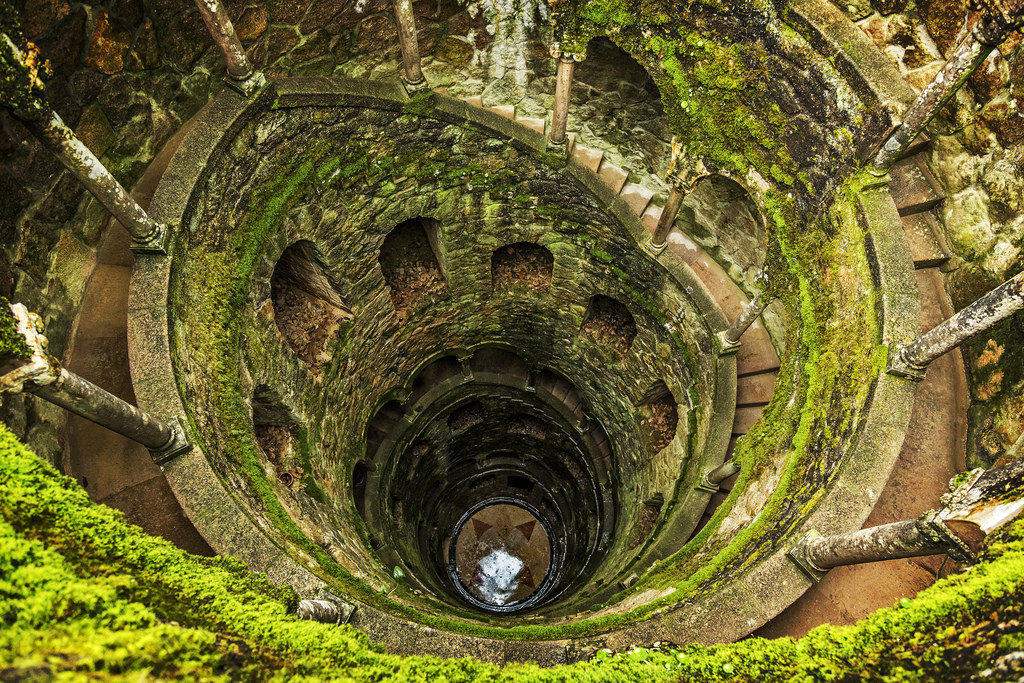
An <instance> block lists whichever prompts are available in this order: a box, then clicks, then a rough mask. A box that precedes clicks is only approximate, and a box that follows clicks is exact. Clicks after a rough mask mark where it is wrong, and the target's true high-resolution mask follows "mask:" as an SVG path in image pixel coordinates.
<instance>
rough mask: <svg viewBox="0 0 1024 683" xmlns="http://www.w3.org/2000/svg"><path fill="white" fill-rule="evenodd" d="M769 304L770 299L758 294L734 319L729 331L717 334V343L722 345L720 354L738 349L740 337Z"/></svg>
mask: <svg viewBox="0 0 1024 683" xmlns="http://www.w3.org/2000/svg"><path fill="white" fill-rule="evenodd" d="M769 303H771V299H770V298H768V297H766V296H764V295H763V294H762V293H761V292H758V293H757V296H755V297H754V298H753V299H752V300H751V301H750V302H749V303H748V304H747V305H746V306H744V307H743V310H742V311H741V312H740V317H738V318H736V321H735V322H734V323H733V324H732V325H731V326H730V327H729V329H727V330H725V331H724V332H719V333H718V341H719V342H720V343H721V345H722V353H730V352H733V351H735V350H736V349H738V348H739V346H740V337H742V336H743V333H744V332H746V331H747V329H748V328H749V327H750V326H751V325H753V324H754V321H755V320H757V319H758V318H759V317H760V316H761V314H762V313H763V312H764V309H765V308H767V307H768V304H769Z"/></svg>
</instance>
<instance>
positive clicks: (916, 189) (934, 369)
mask: <svg viewBox="0 0 1024 683" xmlns="http://www.w3.org/2000/svg"><path fill="white" fill-rule="evenodd" d="M921 137H922V139H919V140H918V141H917V142H916V143H915V145H914V146H913V147H912V148H911V149H910V150H908V153H907V155H905V156H904V158H903V159H901V160H900V161H899V162H898V163H897V164H896V165H894V166H893V168H892V171H891V181H890V184H889V194H890V196H891V197H892V199H893V202H894V203H895V205H896V209H897V211H898V213H899V215H900V218H901V220H902V222H903V228H904V231H905V234H906V237H907V242H908V245H909V247H910V252H911V257H912V259H913V261H914V266H915V274H916V276H917V288H918V294H919V297H920V303H921V323H922V331H925V330H929V329H931V328H932V327H934V326H935V325H937V324H939V323H940V322H942V321H943V320H945V319H946V318H948V317H949V316H951V315H952V314H953V310H952V306H951V305H950V303H949V300H948V298H947V296H946V291H945V288H944V286H943V284H944V279H945V273H944V272H943V270H945V269H947V268H948V267H949V265H950V255H951V252H950V250H949V248H948V247H947V246H946V243H945V241H944V240H943V237H942V229H941V226H940V224H939V222H938V218H937V216H936V211H937V210H938V209H939V208H940V207H941V205H942V202H943V200H944V199H945V193H944V192H943V191H942V188H941V186H940V185H939V184H938V182H937V181H936V180H935V178H934V177H933V176H932V174H931V172H930V171H929V170H928V166H927V163H926V156H927V154H928V149H929V144H930V143H929V141H928V140H927V139H926V138H924V136H921ZM968 402H969V398H968V388H967V376H966V373H965V370H964V366H963V360H962V357H961V356H960V353H959V350H956V349H954V350H953V351H951V352H949V353H947V354H946V355H944V356H942V357H941V358H938V359H937V360H935V361H934V362H932V364H931V365H930V366H929V367H928V372H927V374H926V375H925V378H924V380H923V381H922V382H921V383H920V384H919V385H918V388H917V393H916V395H915V399H914V408H913V413H912V414H911V418H910V425H909V428H908V429H907V433H906V438H905V439H904V442H903V447H902V449H901V450H900V455H899V458H898V460H897V461H896V465H895V467H894V468H893V471H892V473H891V474H890V476H889V480H888V482H886V485H885V488H884V489H883V490H882V491H881V492H880V493H879V495H878V500H877V502H876V503H875V507H874V509H873V510H872V512H871V515H870V516H869V517H868V519H867V520H866V521H865V523H864V526H865V527H871V526H877V525H879V524H887V523H889V522H896V521H899V520H904V519H913V518H915V517H917V516H918V515H920V514H921V513H923V512H925V511H926V510H929V509H933V508H935V507H937V506H938V503H939V497H940V496H941V495H942V494H944V493H946V490H947V482H948V481H949V479H950V478H951V477H953V476H954V475H955V474H956V473H957V472H960V471H963V469H964V468H965V464H964V462H963V458H964V453H965V451H966V428H967V427H966V419H967V407H968ZM948 570H949V563H948V562H947V561H946V557H945V556H944V555H938V556H932V557H919V558H909V559H902V560H888V561H885V562H873V563H869V564H861V565H852V566H849V567H838V568H836V569H833V570H832V571H830V572H829V573H828V574H827V575H826V576H825V578H824V579H822V580H821V582H820V583H818V584H816V585H814V586H812V587H811V589H810V590H808V591H807V592H806V593H805V594H804V595H803V597H801V598H800V599H799V600H797V601H796V602H795V603H793V604H792V605H790V606H789V607H788V608H787V609H786V610H785V611H783V612H782V614H780V615H779V616H778V617H776V618H775V619H773V620H772V621H770V622H768V623H767V624H765V625H764V626H763V627H762V628H760V629H759V630H758V631H756V632H755V635H758V636H764V637H767V638H774V637H779V636H794V637H799V636H802V635H804V634H805V633H807V632H808V631H809V630H810V629H812V628H814V627H815V626H818V625H820V624H826V623H831V624H844V623H850V622H853V621H855V620H857V619H861V618H863V617H865V616H867V615H868V614H870V613H871V612H873V611H874V610H875V609H877V608H879V607H889V606H891V605H893V604H895V603H897V602H898V601H899V600H900V599H902V598H909V597H913V596H914V595H915V594H916V593H917V592H918V591H920V590H922V589H924V588H926V587H928V586H929V585H931V584H932V583H933V582H934V581H935V580H936V578H939V577H941V576H942V575H943V574H944V573H945V572H946V571H948Z"/></svg>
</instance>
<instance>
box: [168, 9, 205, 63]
mask: <svg viewBox="0 0 1024 683" xmlns="http://www.w3.org/2000/svg"><path fill="white" fill-rule="evenodd" d="M161 45H162V47H163V50H164V56H165V57H166V58H167V59H168V61H170V62H171V64H173V65H174V67H175V68H177V69H178V71H181V72H185V73H187V72H188V71H190V70H191V67H192V65H193V64H195V62H196V60H197V59H199V57H200V55H202V54H203V53H204V52H206V50H207V49H210V48H211V46H212V45H213V41H212V39H211V38H210V34H209V32H208V31H207V30H206V24H204V23H203V18H202V17H201V16H200V15H199V12H187V13H183V14H180V15H178V16H177V17H175V18H174V19H173V20H171V23H170V24H168V26H167V28H166V30H165V37H164V40H163V41H162V42H161Z"/></svg>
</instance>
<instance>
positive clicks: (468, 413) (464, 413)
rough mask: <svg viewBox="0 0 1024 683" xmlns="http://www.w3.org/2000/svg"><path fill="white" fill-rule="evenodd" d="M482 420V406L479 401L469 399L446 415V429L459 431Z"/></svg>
mask: <svg viewBox="0 0 1024 683" xmlns="http://www.w3.org/2000/svg"><path fill="white" fill-rule="evenodd" d="M483 421H484V406H483V404H482V403H481V402H480V401H470V402H469V403H467V404H466V405H464V406H460V407H459V408H456V409H455V410H454V411H452V414H451V415H449V416H448V429H450V430H451V431H453V432H461V431H462V430H464V429H469V428H470V427H472V426H473V425H477V424H480V423H481V422H483Z"/></svg>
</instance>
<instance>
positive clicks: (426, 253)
mask: <svg viewBox="0 0 1024 683" xmlns="http://www.w3.org/2000/svg"><path fill="white" fill-rule="evenodd" d="M439 235H440V229H439V228H438V225H437V223H436V222H435V221H433V220H431V219H429V218H411V219H409V220H407V221H405V222H404V223H399V224H398V225H397V226H395V228H394V229H393V230H391V232H389V233H388V236H387V237H385V238H384V242H383V243H382V244H381V246H380V256H379V262H380V269H381V272H382V273H383V275H384V281H385V282H386V283H387V285H388V290H389V291H390V292H391V303H392V304H393V305H394V307H395V311H396V312H397V313H398V317H399V319H404V318H405V317H406V316H407V315H408V314H409V313H410V312H412V311H413V310H414V309H416V308H418V307H419V306H421V305H424V304H427V303H430V302H431V301H434V300H435V299H437V298H439V297H443V296H445V295H446V294H447V292H448V284H447V282H446V281H445V277H444V270H443V268H442V263H443V262H444V260H443V258H442V257H441V252H440V246H439V244H440V238H439Z"/></svg>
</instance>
